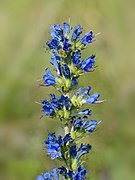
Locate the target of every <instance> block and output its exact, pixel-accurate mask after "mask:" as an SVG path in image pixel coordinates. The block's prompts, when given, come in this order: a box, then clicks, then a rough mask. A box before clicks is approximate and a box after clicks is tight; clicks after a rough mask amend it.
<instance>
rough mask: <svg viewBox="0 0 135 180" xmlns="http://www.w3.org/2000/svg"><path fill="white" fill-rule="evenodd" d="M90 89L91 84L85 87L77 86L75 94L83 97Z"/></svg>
mask: <svg viewBox="0 0 135 180" xmlns="http://www.w3.org/2000/svg"><path fill="white" fill-rule="evenodd" d="M90 90H91V86H88V87H87V88H83V87H81V88H79V89H78V90H77V91H76V93H75V94H76V96H81V97H84V96H87V95H89V92H90Z"/></svg>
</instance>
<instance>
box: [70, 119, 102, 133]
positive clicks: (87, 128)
mask: <svg viewBox="0 0 135 180" xmlns="http://www.w3.org/2000/svg"><path fill="white" fill-rule="evenodd" d="M98 124H99V122H98V121H97V120H90V121H88V118H87V116H84V117H83V118H81V117H78V118H76V117H73V118H72V125H73V127H74V131H78V130H79V131H80V132H84V133H85V132H88V133H89V132H91V133H92V132H93V131H94V130H95V128H96V126H97V125H98Z"/></svg>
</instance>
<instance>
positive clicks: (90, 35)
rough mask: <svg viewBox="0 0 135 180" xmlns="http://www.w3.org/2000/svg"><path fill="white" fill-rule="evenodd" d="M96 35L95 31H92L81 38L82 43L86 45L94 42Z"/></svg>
mask: <svg viewBox="0 0 135 180" xmlns="http://www.w3.org/2000/svg"><path fill="white" fill-rule="evenodd" d="M94 37H95V36H94V34H93V32H92V31H90V32H88V33H87V34H85V35H84V36H83V37H82V38H81V43H82V44H85V45H86V44H89V43H92V42H93V38H94Z"/></svg>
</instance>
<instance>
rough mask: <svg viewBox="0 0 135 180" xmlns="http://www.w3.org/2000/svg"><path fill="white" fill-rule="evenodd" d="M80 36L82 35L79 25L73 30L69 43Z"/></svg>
mask: <svg viewBox="0 0 135 180" xmlns="http://www.w3.org/2000/svg"><path fill="white" fill-rule="evenodd" d="M81 34H82V28H81V26H80V25H78V26H76V27H75V28H74V31H73V34H72V37H71V41H76V40H77V39H78V38H79V37H80V35H81Z"/></svg>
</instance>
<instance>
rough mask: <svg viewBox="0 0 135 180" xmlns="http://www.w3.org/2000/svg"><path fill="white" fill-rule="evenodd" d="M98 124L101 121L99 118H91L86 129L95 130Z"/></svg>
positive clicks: (88, 130)
mask: <svg viewBox="0 0 135 180" xmlns="http://www.w3.org/2000/svg"><path fill="white" fill-rule="evenodd" d="M98 124H99V122H98V121H97V120H91V121H90V122H89V124H87V126H86V127H85V130H86V131H87V132H93V131H94V130H95V128H96V126H97V125H98Z"/></svg>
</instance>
